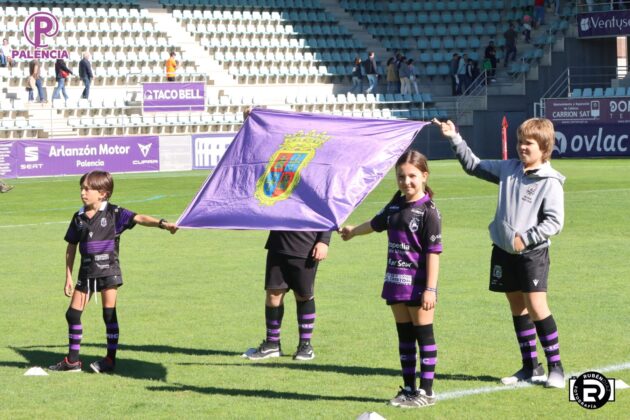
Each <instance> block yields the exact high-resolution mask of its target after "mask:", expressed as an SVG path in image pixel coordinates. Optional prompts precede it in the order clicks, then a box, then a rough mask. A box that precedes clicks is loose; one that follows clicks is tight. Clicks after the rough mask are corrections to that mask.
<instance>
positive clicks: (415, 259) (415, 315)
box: [339, 150, 442, 408]
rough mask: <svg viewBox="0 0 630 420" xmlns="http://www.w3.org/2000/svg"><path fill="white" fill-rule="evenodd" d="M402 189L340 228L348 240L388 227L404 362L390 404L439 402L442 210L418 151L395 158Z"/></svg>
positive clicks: (391, 292)
mask: <svg viewBox="0 0 630 420" xmlns="http://www.w3.org/2000/svg"><path fill="white" fill-rule="evenodd" d="M396 177H397V180H398V188H399V190H400V191H399V192H396V194H395V195H394V198H393V199H392V200H391V201H390V202H389V204H387V205H386V206H385V208H384V209H383V210H381V211H380V212H379V213H378V214H377V215H376V216H375V217H374V218H373V219H372V220H371V221H368V222H365V223H363V224H361V225H359V226H345V227H343V228H341V229H340V230H339V233H340V234H341V237H342V238H343V240H344V241H347V240H350V239H352V238H353V237H355V236H358V235H366V234H368V233H372V232H382V231H384V230H387V238H388V251H387V269H386V271H385V283H384V285H383V292H382V294H381V297H382V298H383V299H385V300H386V302H387V304H388V305H390V306H391V308H392V312H393V314H394V319H395V321H396V329H397V330H398V349H399V354H400V365H401V367H402V376H403V381H404V384H405V386H404V387H402V388H401V389H400V392H398V394H397V395H396V397H394V398H393V399H392V400H391V401H390V404H391V405H393V406H397V407H412V408H413V407H426V406H429V405H433V404H435V401H436V396H435V393H434V392H433V389H432V388H433V378H434V375H435V364H436V361H437V346H436V344H435V338H434V336H433V316H434V312H435V304H436V302H437V296H436V295H437V281H438V271H439V265H440V257H439V254H440V253H441V252H442V230H441V220H440V212H439V211H438V209H437V208H436V207H435V204H434V203H433V201H432V200H431V197H432V196H433V192H432V191H431V188H429V186H428V185H427V179H428V178H429V167H428V163H427V159H426V157H425V156H424V155H422V154H421V153H420V152H418V151H415V150H409V151H407V152H405V153H404V154H403V155H402V156H401V157H400V158H399V159H398V161H397V162H396ZM416 341H417V342H418V345H419V347H420V359H421V363H420V388H418V389H416V351H417V350H416Z"/></svg>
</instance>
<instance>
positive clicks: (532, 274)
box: [489, 245, 550, 293]
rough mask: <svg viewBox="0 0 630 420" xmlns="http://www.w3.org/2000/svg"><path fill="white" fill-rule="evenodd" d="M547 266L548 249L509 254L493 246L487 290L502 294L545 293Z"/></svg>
mask: <svg viewBox="0 0 630 420" xmlns="http://www.w3.org/2000/svg"><path fill="white" fill-rule="evenodd" d="M549 264H550V263H549V248H548V247H545V248H541V249H535V250H533V251H529V252H526V253H524V254H510V253H507V252H505V251H504V250H502V249H501V248H499V247H498V246H496V245H493V246H492V259H491V261H490V287H489V289H490V290H491V291H493V292H502V293H507V292H518V291H521V292H525V293H530V292H546V291H547V277H548V276H549Z"/></svg>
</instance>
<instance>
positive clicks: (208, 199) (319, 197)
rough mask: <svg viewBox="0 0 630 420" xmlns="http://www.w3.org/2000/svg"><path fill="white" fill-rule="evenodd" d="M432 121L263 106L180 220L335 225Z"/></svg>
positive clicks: (199, 224)
mask: <svg viewBox="0 0 630 420" xmlns="http://www.w3.org/2000/svg"><path fill="white" fill-rule="evenodd" d="M426 124H427V123H426V122H421V121H402V120H374V119H367V118H350V117H339V116H336V115H324V114H300V113H296V112H288V111H278V110H271V109H260V108H255V109H253V110H252V112H251V113H250V114H249V116H248V118H247V119H246V120H245V123H244V124H243V127H242V128H241V129H240V130H239V132H238V133H237V134H236V136H235V137H234V140H233V141H232V143H231V144H230V147H229V148H228V149H227V150H226V152H225V154H224V155H223V158H222V159H221V161H220V162H219V164H218V165H217V167H216V169H215V170H214V172H213V173H212V174H211V175H210V176H209V177H208V179H207V180H206V182H205V183H204V185H203V186H202V187H201V189H200V190H199V192H198V193H197V195H196V196H195V197H194V198H193V199H192V201H191V203H190V204H189V205H188V208H186V210H184V212H183V213H182V215H181V216H180V218H179V220H178V221H177V225H178V226H179V227H182V228H219V229H264V230H268V229H271V230H293V231H325V230H335V229H337V228H338V227H339V226H340V225H341V224H342V223H343V221H344V220H345V219H346V218H347V217H348V216H349V215H350V213H351V212H352V210H353V209H354V208H355V207H356V206H357V205H359V203H361V201H362V200H363V199H364V198H365V197H366V196H367V195H368V194H369V192H370V191H372V189H374V187H376V185H377V184H378V183H379V182H380V180H381V179H382V178H383V176H384V175H385V174H386V173H387V171H389V170H390V169H391V167H392V165H394V163H395V162H396V159H398V157H399V156H400V155H401V154H402V153H403V152H404V151H405V149H407V148H408V147H409V145H410V144H411V142H412V141H413V138H414V136H415V135H416V133H417V132H418V131H419V130H420V129H421V128H422V127H424V126H425V125H426ZM393 187H394V185H392V188H393Z"/></svg>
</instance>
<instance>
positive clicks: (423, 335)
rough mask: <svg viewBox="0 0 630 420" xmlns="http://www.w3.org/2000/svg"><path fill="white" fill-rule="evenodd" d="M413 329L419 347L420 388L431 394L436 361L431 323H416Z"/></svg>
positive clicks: (435, 346)
mask: <svg viewBox="0 0 630 420" xmlns="http://www.w3.org/2000/svg"><path fill="white" fill-rule="evenodd" d="M414 329H415V331H416V338H417V340H418V345H419V347H420V388H421V389H423V390H424V391H425V392H426V393H427V395H432V394H433V379H434V377H435V365H436V363H437V345H436V344H435V337H434V336H433V324H428V325H416V326H414Z"/></svg>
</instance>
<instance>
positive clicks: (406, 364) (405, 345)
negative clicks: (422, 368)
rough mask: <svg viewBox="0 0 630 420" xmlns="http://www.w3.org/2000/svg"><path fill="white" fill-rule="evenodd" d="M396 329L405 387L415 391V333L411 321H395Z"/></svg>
mask: <svg viewBox="0 0 630 420" xmlns="http://www.w3.org/2000/svg"><path fill="white" fill-rule="evenodd" d="M396 330H397V331H398V354H399V355H400V368H401V369H402V377H403V382H404V384H405V387H408V388H409V389H410V390H412V391H415V389H416V358H417V356H416V351H417V350H416V334H415V332H414V329H413V324H412V323H411V322H401V323H398V322H397V323H396Z"/></svg>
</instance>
